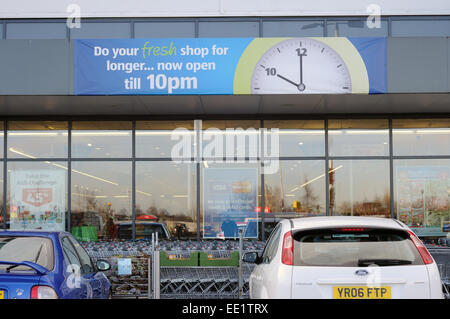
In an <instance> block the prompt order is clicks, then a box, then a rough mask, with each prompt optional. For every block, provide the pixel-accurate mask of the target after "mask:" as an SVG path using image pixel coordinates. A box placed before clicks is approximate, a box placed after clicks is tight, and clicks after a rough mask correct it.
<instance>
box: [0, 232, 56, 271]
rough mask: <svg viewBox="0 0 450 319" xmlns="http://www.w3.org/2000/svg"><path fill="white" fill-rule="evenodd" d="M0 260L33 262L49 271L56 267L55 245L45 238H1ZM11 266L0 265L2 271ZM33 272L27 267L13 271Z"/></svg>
mask: <svg viewBox="0 0 450 319" xmlns="http://www.w3.org/2000/svg"><path fill="white" fill-rule="evenodd" d="M0 260H1V261H12V262H22V261H31V262H33V263H35V264H38V265H41V266H42V267H45V268H46V269H48V270H52V269H53V266H54V256H53V243H52V241H51V240H50V239H48V238H44V237H9V236H0ZM8 267H10V266H9V265H0V270H1V271H3V270H6V269H7V268H8ZM24 270H25V271H28V270H31V269H30V268H29V267H26V266H19V267H15V268H13V269H11V272H13V271H24Z"/></svg>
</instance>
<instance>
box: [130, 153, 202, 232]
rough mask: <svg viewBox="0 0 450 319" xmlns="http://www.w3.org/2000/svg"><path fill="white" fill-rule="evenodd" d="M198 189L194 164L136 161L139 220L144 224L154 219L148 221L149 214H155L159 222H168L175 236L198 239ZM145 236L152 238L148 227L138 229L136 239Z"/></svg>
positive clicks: (137, 211)
mask: <svg viewBox="0 0 450 319" xmlns="http://www.w3.org/2000/svg"><path fill="white" fill-rule="evenodd" d="M196 190H197V178H196V165H194V164H176V163H174V162H159V161H155V162H137V163H136V218H137V221H136V223H137V224H140V225H144V224H146V223H149V222H151V221H152V220H149V221H147V222H146V221H145V218H149V217H148V215H151V216H155V217H156V218H157V221H158V222H161V223H164V224H166V226H167V227H168V229H169V231H170V232H171V234H172V235H173V236H174V237H176V238H178V239H187V238H189V239H196V238H197V205H196V198H197V197H196V193H197V192H196ZM151 216H150V218H151ZM137 230H139V229H137ZM145 237H147V238H148V237H149V236H147V235H146V233H145V227H144V228H143V229H142V231H137V232H136V238H137V239H139V238H145ZM150 238H151V234H150Z"/></svg>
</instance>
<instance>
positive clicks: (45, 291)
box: [31, 286, 58, 299]
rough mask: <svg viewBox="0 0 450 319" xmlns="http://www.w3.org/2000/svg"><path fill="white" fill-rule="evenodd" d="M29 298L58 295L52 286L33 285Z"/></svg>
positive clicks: (48, 297)
mask: <svg viewBox="0 0 450 319" xmlns="http://www.w3.org/2000/svg"><path fill="white" fill-rule="evenodd" d="M31 299H58V295H57V294H56V291H55V290H54V289H53V288H52V287H49V286H34V287H33V288H31Z"/></svg>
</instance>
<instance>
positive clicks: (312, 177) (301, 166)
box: [264, 160, 325, 212]
mask: <svg viewBox="0 0 450 319" xmlns="http://www.w3.org/2000/svg"><path fill="white" fill-rule="evenodd" d="M324 172H325V162H324V161H308V160H302V161H280V170H279V172H278V173H277V174H270V175H265V176H264V181H265V184H266V196H268V195H269V196H272V195H274V194H276V196H275V197H276V198H277V200H276V201H281V200H283V201H284V203H282V202H280V203H279V204H278V206H279V207H278V208H279V209H283V208H284V210H291V208H292V207H293V202H294V201H300V203H301V204H302V206H308V205H307V204H308V201H309V203H310V206H311V207H312V209H313V211H314V212H316V210H317V205H319V211H320V212H324V211H325V174H324ZM268 189H269V191H270V192H272V193H271V194H268V193H267V190H268ZM307 190H308V191H309V192H310V197H307V195H306V191H307ZM266 204H267V200H266ZM283 204H284V206H283ZM272 209H275V207H272ZM305 209H306V207H305Z"/></svg>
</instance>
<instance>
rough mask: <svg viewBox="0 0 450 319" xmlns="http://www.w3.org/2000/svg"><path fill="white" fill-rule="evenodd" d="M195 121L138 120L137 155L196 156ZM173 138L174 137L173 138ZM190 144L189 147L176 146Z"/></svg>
mask: <svg viewBox="0 0 450 319" xmlns="http://www.w3.org/2000/svg"><path fill="white" fill-rule="evenodd" d="M174 130H176V131H174ZM193 130H194V122H193V121H138V122H136V157H166V158H169V157H172V151H173V152H174V155H175V157H188V158H191V157H194V143H195V134H194V131H193ZM172 138H173V139H172ZM184 143H186V144H187V145H190V147H189V149H187V150H186V149H184V148H182V149H180V148H176V149H175V148H174V147H175V146H180V145H184Z"/></svg>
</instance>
